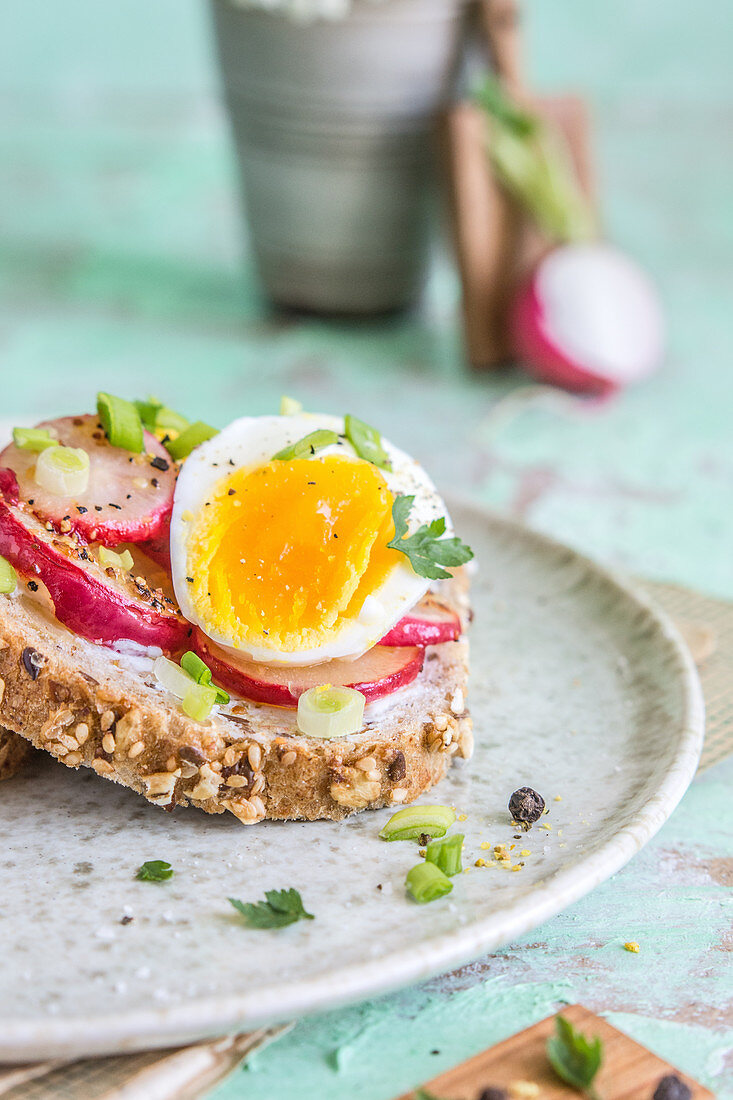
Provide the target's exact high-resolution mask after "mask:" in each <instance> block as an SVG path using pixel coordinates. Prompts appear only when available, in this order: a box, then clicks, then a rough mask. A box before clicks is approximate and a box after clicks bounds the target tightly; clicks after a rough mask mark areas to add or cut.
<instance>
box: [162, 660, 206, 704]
mask: <svg viewBox="0 0 733 1100" xmlns="http://www.w3.org/2000/svg"><path fill="white" fill-rule="evenodd" d="M153 672H154V674H155V678H156V679H157V681H158V683H160V684H162V685H163V687H164V688H165V690H166V691H169V692H170V693H171V695H175V696H176V697H177V698H178V699H183V698H184V696H185V695H186V694H187V693H188V692H189V691H190V690H191V688H192V687H193V686H195V684H196V681H195V680H193V679H192V678H191V677H190V676H189V674H188V673H187V672H185V671H184V670H183V669H182V668H181V666H180V665H177V664H176V663H175V661H169V660H168V658H167V657H156V659H155V661H154V662H153Z"/></svg>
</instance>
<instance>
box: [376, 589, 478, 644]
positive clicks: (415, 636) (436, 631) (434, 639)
mask: <svg viewBox="0 0 733 1100" xmlns="http://www.w3.org/2000/svg"><path fill="white" fill-rule="evenodd" d="M460 634H461V620H460V619H459V617H458V615H456V613H455V611H452V610H451V608H450V607H446V605H445V604H444V603H441V602H440V600H439V599H437V597H436V596H433V595H432V594H431V593H430V592H428V594H427V596H424V597H423V598H422V599H421V600H420V602H419V603H418V604H417V605H416V606H415V607H413V609H412V611H411V612H410V613H409V615H405V617H404V618H403V619H400V621H399V622H398V623H397V624H396V625H395V626H393V627H392V629H391V630H390V631H389V633H388V634H385V635H384V637H383V638H382V640H381V642H380V643H379V644H380V645H396V646H400V645H419V646H423V647H425V646H426V645H440V644H441V642H454V641H455V640H456V638H459V637H460Z"/></svg>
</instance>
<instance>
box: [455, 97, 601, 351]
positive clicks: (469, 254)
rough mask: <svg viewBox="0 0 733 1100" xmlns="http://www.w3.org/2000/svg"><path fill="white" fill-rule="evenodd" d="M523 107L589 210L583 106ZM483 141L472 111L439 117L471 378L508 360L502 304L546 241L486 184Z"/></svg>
mask: <svg viewBox="0 0 733 1100" xmlns="http://www.w3.org/2000/svg"><path fill="white" fill-rule="evenodd" d="M530 103H531V106H532V107H533V109H534V110H536V111H537V112H538V114H539V115H540V116H541V117H542V118H544V120H545V121H546V122H547V123H548V125H549V126H551V127H553V128H554V129H555V130H556V131H557V132H559V133H560V134H562V136H563V138H564V140H565V142H566V143H567V148H568V150H569V153H570V158H571V162H572V164H573V167H574V169H575V172H576V174H577V178H578V182H579V184H580V186H581V189H582V190H583V192H584V193H585V194H586V196H587V197H588V199H589V200H590V202H591V205H592V206H593V207H594V208H595V201H594V195H595V188H594V182H593V176H592V164H591V154H590V137H589V132H590V126H589V121H588V113H587V110H586V105H585V103H584V101H583V100H582V99H580V98H578V97H577V96H572V95H562V96H543V97H542V98H537V97H533V98H532V99H531V100H530ZM486 141H487V136H486V122H485V119H484V117H483V113H482V112H481V110H480V109H479V108H478V107H477V106H476V105H475V104H473V103H469V102H464V103H457V104H456V105H455V106H453V107H451V108H450V109H449V110H448V111H447V112H446V113H445V115H444V116H443V119H442V121H441V125H440V150H441V161H442V165H443V175H444V178H445V191H446V194H447V199H448V211H449V215H450V224H451V233H452V237H453V246H454V251H455V256H456V262H457V264H458V269H459V273H460V277H461V288H462V292H463V293H462V305H463V327H464V345H465V352H466V358H467V359H468V362H469V364H470V365H471V366H472V367H474V368H476V369H478V370H483V369H487V368H491V367H496V366H499V365H501V364H502V363H506V362H507V360H508V359H509V358H510V356H511V351H512V349H511V346H510V343H509V340H508V334H507V310H508V306H509V302H510V300H511V298H512V295H513V292H514V290H515V288H516V285H517V283H518V282H519V281H520V280H521V279H522V278H524V277H525V276H526V275H527V273H528V272H529V271H530V270H531V268H532V267H533V266H534V265H535V263H536V262H537V260H538V259H539V258H540V256H541V255H542V254H543V252H544V251H546V249H547V241H546V240H545V239H544V238H543V237H542V235H541V234H540V233H539V232H538V231H537V230H536V229H535V228H534V227H533V226H532V225H531V224H530V222H529V220H528V219H527V217H526V216H525V215H524V214H523V213H522V211H521V210H519V209H518V208H517V206H516V204H515V203H514V202H513V200H512V199H511V198H510V197H509V196H508V195H507V194H506V192H505V191H504V190H503V188H501V187H500V186H499V184H498V183H497V181H496V179H495V178H494V176H493V174H492V171H491V168H490V165H489V159H488V154H487V151H486Z"/></svg>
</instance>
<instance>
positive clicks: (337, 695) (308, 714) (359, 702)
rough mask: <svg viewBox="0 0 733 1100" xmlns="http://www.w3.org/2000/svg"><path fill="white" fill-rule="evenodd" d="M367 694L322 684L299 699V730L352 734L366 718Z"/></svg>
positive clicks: (314, 734)
mask: <svg viewBox="0 0 733 1100" xmlns="http://www.w3.org/2000/svg"><path fill="white" fill-rule="evenodd" d="M365 702H366V700H365V698H364V696H363V695H362V693H361V692H360V691H356V689H355V688H347V687H331V685H330V684H324V685H323V686H322V687H314V688H310V689H309V690H308V691H304V692H303V694H302V695H301V696H300V698H299V699H298V729H299V730H300V732H301V733H304V734H305V735H306V737H321V738H331V737H348V736H349V734H350V733H358V731H359V730H360V729H361V727H362V724H363V721H364V703H365Z"/></svg>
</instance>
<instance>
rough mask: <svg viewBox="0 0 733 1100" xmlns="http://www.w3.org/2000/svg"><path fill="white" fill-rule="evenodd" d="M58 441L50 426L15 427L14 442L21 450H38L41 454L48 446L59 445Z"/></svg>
mask: <svg viewBox="0 0 733 1100" xmlns="http://www.w3.org/2000/svg"><path fill="white" fill-rule="evenodd" d="M58 442H59V441H58V439H54V438H53V436H52V435H51V433H50V432H49V430H48V428H13V443H14V444H15V446H16V447H20V449H21V451H37V452H38V453H39V454H40V452H41V451H45V450H46V447H57V446H58Z"/></svg>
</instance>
